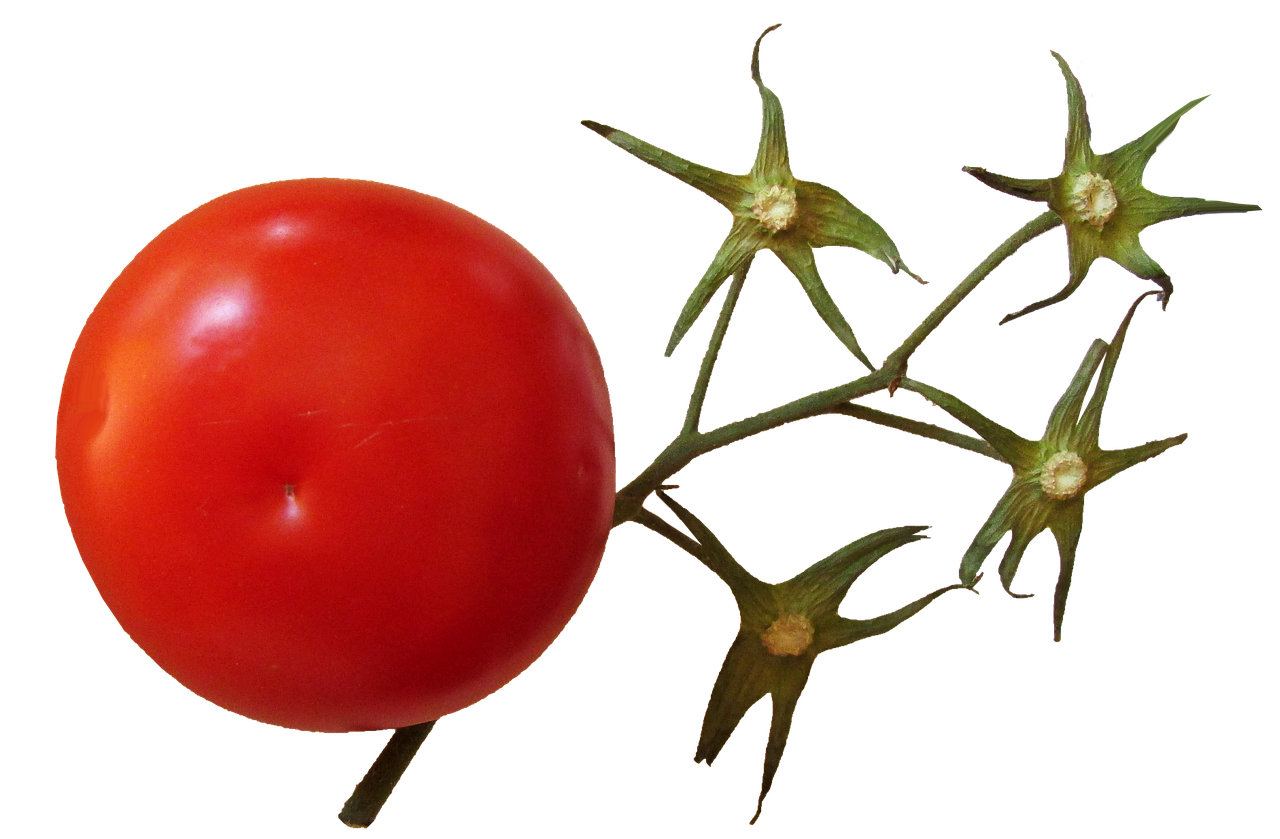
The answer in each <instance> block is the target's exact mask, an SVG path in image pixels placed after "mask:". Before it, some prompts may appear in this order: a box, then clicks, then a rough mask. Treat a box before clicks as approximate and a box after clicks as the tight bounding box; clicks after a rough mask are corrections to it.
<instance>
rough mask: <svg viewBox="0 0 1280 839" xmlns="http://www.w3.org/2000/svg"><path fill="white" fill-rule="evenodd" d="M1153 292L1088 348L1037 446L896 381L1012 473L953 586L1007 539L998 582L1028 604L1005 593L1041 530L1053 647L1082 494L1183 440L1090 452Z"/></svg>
mask: <svg viewBox="0 0 1280 839" xmlns="http://www.w3.org/2000/svg"><path fill="white" fill-rule="evenodd" d="M1156 293H1157V292H1154V291H1150V292H1147V293H1146V294H1144V295H1142V296H1141V297H1139V298H1138V299H1137V300H1136V301H1134V303H1133V305H1132V306H1131V307H1130V308H1129V311H1128V314H1126V315H1125V317H1124V320H1123V321H1122V322H1121V324H1120V328H1119V329H1118V330H1117V331H1116V334H1115V337H1114V338H1113V339H1112V340H1111V343H1110V344H1108V343H1106V342H1105V341H1102V340H1097V341H1094V342H1093V344H1092V346H1090V347H1089V351H1088V352H1087V353H1086V354H1085V357H1084V360H1083V361H1082V362H1081V363H1080V367H1079V369H1078V370H1077V371H1076V374H1075V376H1074V377H1072V379H1071V383H1070V384H1069V385H1068V386H1067V389H1066V392H1064V393H1063V394H1062V397H1061V398H1060V399H1059V400H1058V403H1057V405H1055V406H1054V409H1053V413H1052V414H1051V415H1050V416H1049V422H1048V425H1047V426H1046V427H1045V432H1044V436H1043V437H1042V438H1041V439H1040V440H1038V441H1031V440H1027V439H1025V438H1023V437H1020V436H1018V435H1017V434H1015V433H1013V432H1012V431H1010V430H1009V429H1007V428H1005V427H1004V426H1001V425H998V424H996V423H995V422H993V421H992V420H990V419H988V418H987V417H985V416H983V415H982V414H980V413H978V412H977V411H976V410H974V409H973V408H971V407H969V406H968V405H966V404H965V403H964V402H961V401H960V400H959V399H957V398H955V397H954V396H952V395H951V394H949V393H944V392H943V391H940V390H938V389H936V388H933V387H929V386H928V385H925V384H921V383H920V382H915V381H911V380H903V382H902V388H903V389H904V390H911V391H915V392H916V393H919V394H921V395H922V396H924V397H925V398H926V399H928V400H929V401H931V402H933V403H934V404H936V405H938V406H939V407H941V408H942V409H943V410H945V411H947V412H948V413H949V414H951V415H952V416H953V417H955V418H956V419H958V420H960V421H961V422H963V423H964V424H965V425H967V426H969V427H970V428H972V429H973V430H974V431H975V432H977V433H978V434H979V435H980V436H981V437H982V438H983V439H984V440H986V441H987V442H988V443H990V444H991V447H992V448H994V449H995V450H996V451H997V452H998V453H999V454H1000V456H1001V458H1003V459H1004V460H1005V462H1006V463H1008V464H1009V465H1010V466H1012V467H1013V481H1012V482H1011V483H1010V484H1009V488H1008V489H1007V490H1005V493H1004V495H1003V496H1002V497H1001V498H1000V501H999V502H997V504H996V507H995V509H994V510H993V511H992V513H991V515H990V516H989V517H988V518H987V521H986V523H985V524H983V525H982V528H981V529H980V530H979V531H978V535H977V536H975V537H974V539H973V542H972V543H971V544H970V545H969V548H968V550H967V551H965V554H964V558H963V559H962V560H961V562H960V579H961V581H963V582H964V583H966V584H968V585H973V584H974V583H976V582H977V580H978V576H979V575H978V571H979V569H980V568H981V567H982V564H983V562H984V561H986V558H987V556H988V554H990V553H991V551H992V550H993V549H994V548H995V546H996V545H997V544H998V543H999V542H1000V540H1001V539H1003V538H1004V535H1005V534H1006V533H1009V534H1012V535H1011V538H1010V542H1009V547H1008V548H1007V549H1006V550H1005V554H1004V558H1003V559H1002V560H1001V562H1000V582H1001V583H1002V584H1003V585H1004V588H1005V591H1007V592H1009V593H1010V594H1012V595H1013V596H1014V597H1029V596H1030V595H1019V594H1014V593H1013V591H1012V589H1011V588H1010V587H1011V585H1012V584H1013V578H1014V575H1015V574H1017V572H1018V564H1019V563H1020V562H1021V561H1022V555H1023V553H1024V552H1025V551H1026V549H1027V546H1028V545H1029V544H1030V543H1031V540H1032V539H1034V538H1035V537H1036V536H1037V535H1039V534H1040V533H1041V532H1042V531H1044V530H1046V529H1047V530H1049V531H1050V532H1052V533H1053V536H1054V539H1055V540H1056V541H1057V543H1058V558H1059V566H1060V568H1059V575H1058V585H1057V589H1056V590H1055V592H1054V600H1053V640H1055V641H1060V640H1062V616H1063V612H1064V611H1065V609H1066V603H1067V592H1068V590H1069V589H1070V587H1071V574H1072V570H1073V569H1074V567H1075V559H1076V546H1077V544H1078V543H1079V541H1080V531H1081V527H1082V526H1083V523H1084V497H1085V494H1086V493H1088V492H1089V490H1091V489H1093V488H1094V487H1096V486H1098V485H1099V484H1101V483H1103V482H1104V481H1107V480H1109V479H1110V478H1112V477H1114V476H1116V475H1118V474H1120V473H1121V472H1123V471H1124V470H1126V469H1128V468H1129V467H1130V466H1135V465H1137V464H1139V463H1141V462H1142V461H1144V460H1149V459H1150V458H1153V457H1155V456H1156V455H1158V454H1160V453H1161V452H1163V451H1165V450H1166V449H1168V448H1171V447H1172V446H1176V445H1178V444H1179V443H1181V442H1183V441H1184V440H1186V439H1187V435H1186V434H1180V435H1178V436H1176V437H1169V438H1167V439H1164V440H1156V441H1153V442H1150V443H1145V444H1143V445H1141V446H1134V447H1132V448H1128V449H1120V450H1118V451H1105V450H1103V449H1102V448H1100V447H1099V446H1098V434H1099V428H1100V425H1101V422H1102V408H1103V404H1104V403H1105V402H1106V399H1107V392H1108V390H1109V389H1110V387H1111V378H1112V376H1113V374H1114V372H1115V367H1116V361H1117V360H1118V359H1119V357H1120V349H1121V347H1122V346H1123V345H1124V339H1125V334H1126V333H1127V332H1128V329H1129V323H1130V321H1131V320H1133V315H1134V312H1135V311H1137V308H1138V304H1139V303H1141V302H1142V300H1143V299H1144V298H1146V297H1147V296H1149V295H1151V294H1156ZM1095 374H1097V376H1098V383H1097V386H1096V387H1095V388H1094V391H1093V395H1092V397H1090V399H1089V403H1088V405H1087V406H1085V404H1084V399H1085V394H1086V393H1087V392H1088V390H1089V384H1090V382H1092V381H1093V378H1094V375H1095ZM1082 407H1083V412H1082V411H1081V408H1082Z"/></svg>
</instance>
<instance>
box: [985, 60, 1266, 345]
mask: <svg viewBox="0 0 1280 839" xmlns="http://www.w3.org/2000/svg"><path fill="white" fill-rule="evenodd" d="M1053 57H1054V58H1056V59H1057V60H1058V65H1059V66H1060V67H1061V68H1062V75H1063V76H1065V77H1066V81H1067V140H1066V159H1065V161H1064V162H1063V165H1062V174H1060V175H1058V176H1057V177H1056V178H1050V179H1047V180H1024V179H1020V178H1009V177H1005V176H1004V175H997V174H995V173H994V172H988V171H987V170H985V169H979V168H976V167H972V166H966V167H965V169H964V171H966V172H968V173H969V174H971V175H973V176H974V177H975V178H977V179H978V180H980V181H982V182H983V183H985V184H986V185H987V186H990V187H993V188H995V189H998V190H1000V191H1001V192H1007V193H1008V194H1010V195H1016V196H1017V197H1019V198H1025V199H1027V200H1029V201H1044V202H1046V203H1048V205H1049V208H1050V209H1051V210H1053V212H1054V213H1056V214H1057V215H1058V217H1059V218H1061V219H1062V222H1063V224H1064V225H1065V226H1066V229H1067V252H1068V258H1069V268H1070V277H1069V279H1068V281H1067V284H1066V286H1065V287H1063V289H1062V290H1061V291H1059V292H1058V293H1057V294H1055V295H1053V296H1052V297H1048V298H1045V299H1044V300H1041V301H1039V302H1038V303H1032V304H1031V305H1030V306H1027V307H1026V308H1024V309H1022V310H1021V311H1018V312H1014V313H1013V314H1011V315H1006V316H1005V318H1004V320H1002V321H1001V323H1006V322H1008V321H1011V320H1013V319H1014V318H1018V317H1022V316H1023V315H1025V314H1027V313H1029V312H1034V311H1036V310H1037V309H1043V308H1044V307H1046V306H1051V305H1053V304H1054V303H1058V302H1060V301H1062V300H1065V299H1066V298H1067V297H1069V296H1071V294H1072V292H1074V291H1075V290H1076V288H1078V287H1079V285H1080V283H1081V282H1083V281H1084V278H1085V274H1087V273H1088V272H1089V266H1091V265H1092V264H1093V261H1094V260H1095V259H1097V258H1098V257H1100V256H1104V257H1106V258H1107V259H1110V260H1112V261H1114V262H1116V263H1118V264H1120V265H1122V266H1123V267H1125V268H1126V269H1128V270H1129V271H1131V272H1132V273H1134V274H1136V275H1137V276H1139V277H1141V278H1143V279H1144V280H1152V281H1153V282H1155V283H1156V285H1158V286H1160V289H1161V291H1162V292H1163V298H1162V299H1163V301H1164V302H1165V303H1166V304H1167V303H1168V300H1169V295H1171V294H1172V293H1173V283H1172V282H1171V281H1170V279H1169V275H1168V274H1166V273H1165V272H1164V269H1162V268H1161V267H1160V266H1159V265H1157V264H1156V262H1155V260H1153V259H1152V258H1151V257H1150V256H1148V255H1147V252H1146V251H1145V250H1143V249H1142V245H1141V244H1140V243H1139V242H1138V234H1139V233H1141V232H1142V230H1143V229H1144V228H1147V227H1150V226H1151V225H1153V224H1157V223H1159V222H1162V221H1168V220H1169V219H1175V218H1182V217H1183V216H1195V215H1201V214H1205V213H1244V212H1248V211H1250V210H1257V209H1261V208H1260V207H1257V206H1256V205H1253V204H1232V203H1230V202H1227V201H1206V200H1205V199H1203V198H1169V197H1166V196H1164V195H1157V194H1155V193H1154V192H1151V191H1150V190H1148V189H1146V188H1145V187H1144V186H1143V185H1142V174H1143V171H1144V170H1145V169H1146V167H1147V161H1149V160H1150V159H1151V156H1152V155H1153V154H1155V151H1156V148H1157V147H1158V146H1159V145H1160V143H1161V142H1163V141H1164V139H1165V138H1166V137H1168V136H1169V135H1170V134H1171V133H1172V132H1173V129H1174V128H1175V127H1176V126H1177V125H1178V120H1179V119H1181V118H1182V116H1183V114H1185V113H1186V112H1187V111H1189V110H1191V109H1192V108H1194V107H1195V106H1196V105H1198V104H1200V103H1201V102H1203V101H1204V100H1205V99H1207V98H1208V97H1201V98H1199V99H1196V100H1193V101H1191V102H1188V103H1187V104H1186V105H1183V106H1182V107H1181V108H1179V109H1178V110H1176V111H1174V112H1173V113H1172V114H1171V115H1170V116H1169V117H1168V118H1167V119H1165V120H1164V121H1163V122H1161V123H1160V124H1159V125H1157V126H1156V127H1155V128H1152V129H1151V130H1150V131H1148V132H1147V133H1146V134H1143V135H1142V136H1141V137H1139V138H1138V139H1136V140H1134V141H1133V142H1131V143H1128V144H1126V145H1123V146H1121V147H1120V148H1118V149H1116V150H1115V151H1113V152H1109V153H1108V154H1094V153H1093V149H1092V148H1091V147H1090V137H1091V131H1090V128H1089V115H1088V113H1086V111H1085V103H1084V93H1083V91H1081V89H1080V82H1078V81H1077V80H1076V77H1075V76H1074V75H1072V73H1071V68H1069V67H1068V66H1067V62H1065V61H1063V60H1062V56H1060V55H1058V54H1057V53H1056V52H1055V53H1053Z"/></svg>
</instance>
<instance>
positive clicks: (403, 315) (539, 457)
mask: <svg viewBox="0 0 1280 839" xmlns="http://www.w3.org/2000/svg"><path fill="white" fill-rule="evenodd" d="M57 457H58V477H59V480H60V483H61V487H62V498H63V502H64V504H65V507H66V513H67V519H68V521H69V522H70V524H71V531H72V533H73V534H74V536H75V540H76V544H77V546H78V547H79V549H80V553H81V556H82V557H83V559H84V562H85V565H86V566H87V567H88V569H89V573H90V574H91V575H92V577H93V580H94V582H95V583H96V584H97V586H98V590H99V591H100V592H101V593H102V596H103V598H104V599H105V600H106V602H107V605H108V606H110V608H111V610H112V612H113V613H114V614H115V616H116V618H117V619H118V620H119V621H120V624H121V625H122V626H123V627H124V629H125V630H126V631H127V632H128V633H129V635H130V636H132V638H133V639H134V641H136V642H137V643H138V645H139V646H140V647H142V649H143V650H145V651H146V652H147V653H148V654H149V655H150V656H151V657H152V658H153V659H155V661H156V662H157V663H158V664H159V665H160V666H161V667H163V668H164V669H165V670H166V671H168V672H169V673H170V674H171V675H173V676H174V677H175V678H176V679H178V681H180V682H182V683H183V684H184V685H186V686H187V687H188V688H190V689H191V690H193V691H195V692H196V693H198V694H200V695H201V696H203V697H205V698H206V699H209V700H211V701H213V702H215V703H217V704H218V705H221V706H223V707H224V708H228V709H230V710H232V711H235V712H237V713H240V714H243V715H245V716H248V717H252V718H254V719H257V720H262V721H264V722H269V723H274V724H276V725H282V726H288V727H290V728H300V729H307V730H313V731H351V730H367V729H382V728H398V727H402V726H406V725H411V724H414V723H419V722H424V721H426V720H431V719H436V718H438V717H440V716H443V715H445V714H448V713H451V712H453V711H456V710H458V709H460V708H463V707H465V706H467V705H469V704H471V703H473V702H475V701H476V700H478V699H480V698H482V697H484V696H486V695H487V694H489V693H491V692H492V691H494V690H496V689H497V688H499V687H501V686H502V685H504V684H505V683H506V682H508V681H509V680H510V679H512V678H513V677H514V676H515V675H516V674H518V673H519V672H520V671H521V670H523V669H524V668H525V667H527V666H528V665H529V664H530V663H532V662H533V660H534V659H536V658H537V657H538V656H539V655H540V654H541V653H542V652H543V650H545V649H546V647H547V645H548V644H550V643H551V641H552V640H553V639H554V638H555V636H556V635H557V634H558V633H559V632H560V630H561V629H562V628H563V627H564V625H565V623H566V622H567V621H568V620H569V618H570V616H571V615H572V614H573V612H574V610H575V609H576V608H577V606H578V604H579V603H580V602H581V600H582V597H583V596H584V594H585V593H586V590H587V586H588V584H589V583H590V582H591V579H592V577H593V576H594V574H595V572H596V569H597V567H598V565H599V561H600V556H601V553H602V552H603V550H604V545H605V539H606V537H607V535H608V532H609V526H610V520H611V515H612V509H613V492H614V460H613V427H612V418H611V414H610V410H609V399H608V393H607V391H606V389H605V382H604V375H603V373H602V371H601V368H600V361H599V357H598V355H597V353H596V349H595V345H594V344H593V343H592V341H591V337H590V335H588V333H587V330H586V327H585V326H584V325H583V323H582V320H581V318H580V317H579V315H578V312H577V310H576V309H575V308H574V306H573V304H572V303H571V302H570V300H569V298H568V296H567V295H566V294H565V293H564V291H563V289H561V288H560V286H559V284H557V283H556V281H555V279H554V278H553V277H552V276H551V275H550V274H549V273H548V272H547V270H546V269H545V268H544V267H543V266H542V265H541V264H540V263H539V262H538V261H537V260H536V259H534V257H533V256H532V255H530V254H529V253H528V252H527V251H526V250H524V248H522V247H521V246H520V245H519V244H518V243H516V242H515V241H514V240H512V239H511V238H509V237H508V236H507V235H506V234H504V233H502V232H501V231H500V230H498V229H497V228H495V227H492V226H491V225H489V224H487V223H486V222H484V221H481V220H480V219H478V218H476V217H475V216H472V215H470V214H469V213H466V212H464V211H462V210H460V209H458V208H457V207H454V206H452V205H451V204H447V203H445V202H444V201H440V200H438V199H435V198H431V197H429V196H426V195H422V194H419V193H416V192H412V191H410V190H407V189H401V188H398V187H393V186H387V185H385V184H377V183H371V182H367V181H353V180H336V179H315V180H299V181H286V182H281V183H272V184H264V185H261V186H255V187H250V188H248V189H243V190H240V191H238V192H233V193H231V194H229V195H224V196H222V197H221V198H218V199H216V200H214V201H211V202H210V203H208V204H205V205H204V206H202V207H200V208H199V209H197V210H195V211H194V212H192V213H190V214H189V215H187V216H184V217H183V218H181V219H179V220H178V221H177V222H176V223H174V224H173V225H172V226H171V227H169V228H168V229H167V230H165V231H164V232H163V233H161V234H160V235H159V236H158V237H157V238H156V239H155V240H154V241H152V242H151V243H150V244H149V245H147V247H146V248H145V249H143V251H142V252H141V253H139V254H138V256H137V257H136V258H134V260H133V261H132V262H131V263H130V264H129V266H128V267H127V268H125V270H124V273H122V274H121V275H120V277H119V279H117V280H116V281H115V282H114V283H113V284H112V285H111V287H110V288H109V289H108V290H107V293H106V295H105V296H104V297H103V298H102V301H101V302H100V303H99V304H98V306H97V308H96V309H94V312H93V314H92V315H91V316H90V317H89V320H88V322H87V323H86V324H85V328H84V331H83V332H82V333H81V335H80V338H79V341H78V342H77V343H76V347H75V351H74V353H73V354H72V356H71V362H70V365H69V367H68V368H67V376H66V380H65V382H64V385H63V392H62V401H61V405H60V407H59V411H58V438H57Z"/></svg>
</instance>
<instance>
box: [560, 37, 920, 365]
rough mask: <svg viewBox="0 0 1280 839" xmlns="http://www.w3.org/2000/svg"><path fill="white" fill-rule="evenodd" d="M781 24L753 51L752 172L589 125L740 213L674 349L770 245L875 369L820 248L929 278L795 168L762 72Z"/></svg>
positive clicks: (692, 299) (670, 346)
mask: <svg viewBox="0 0 1280 839" xmlns="http://www.w3.org/2000/svg"><path fill="white" fill-rule="evenodd" d="M777 28H778V26H777V25H776V24H775V25H774V26H771V27H769V28H768V29H766V30H765V31H764V33H763V34H761V36H760V38H759V39H757V40H756V44H755V49H754V51H753V52H752V55H751V78H752V79H753V80H754V81H755V83H756V86H757V87H758V88H759V90H760V98H761V101H762V104H763V109H764V127H763V129H762V131H761V133H760V146H759V150H758V151H757V153H756V160H755V164H754V165H753V166H752V167H751V171H750V172H749V173H747V174H746V175H729V174H726V173H724V172H719V171H717V170H715V169H709V168H707V167H705V166H699V165H698V164H696V163H692V162H690V161H688V160H685V159H684V158H681V157H677V156H676V155H673V154H671V153H669V152H666V151H663V150H662V149H660V148H657V147H656V146H651V145H649V144H648V143H646V142H644V141H643V140H640V139H637V138H636V137H633V136H631V135H630V134H627V133H626V132H623V131H619V130H617V129H616V128H610V127H609V126H607V125H601V124H600V123H598V122H592V121H590V120H584V121H583V123H582V124H583V125H585V126H587V127H588V128H590V129H591V130H592V131H595V132H596V133H598V134H600V135H601V136H603V137H604V138H606V139H607V140H609V141H610V142H612V143H614V144H615V145H617V146H619V147H621V148H623V149H625V150H626V151H628V152H630V153H631V154H633V155H635V156H636V157H638V158H640V159H641V160H643V161H644V162H645V163H648V164H650V165H651V166H654V167H657V168H658V169H661V170H662V171H664V172H666V173H667V174H669V175H673V176H675V177H677V178H679V179H680V180H682V181H684V182H685V183H687V184H689V185H690V186H692V187H694V188H696V189H698V190H700V191H701V192H703V193H705V194H707V195H709V196H710V197H712V198H714V199H715V200H716V201H718V202H719V203H720V204H722V205H723V206H724V207H725V208H727V209H728V210H729V212H731V213H733V227H732V228H731V229H730V231H729V236H728V237H727V238H726V239H725V241H724V244H722V245H721V246H720V250H719V251H718V252H717V253H716V255H715V258H714V259H713V260H712V261H711V266H710V267H709V268H707V271H706V273H705V274H703V276H702V279H701V280H700V281H699V282H698V285H697V287H696V288H694V290H693V293H692V294H691V295H690V296H689V299H688V301H687V302H686V303H685V305H684V309H683V310H682V311H681V312H680V316H679V318H677V320H676V325H675V327H674V328H673V329H672V331H671V339H670V341H669V342H668V343H667V349H666V354H667V355H671V353H672V352H673V351H674V350H675V348H676V346H677V345H678V344H679V343H680V341H681V339H682V338H683V337H684V335H685V333H686V332H688V331H689V328H690V327H691V326H693V323H694V321H696V320H697V319H698V316H699V315H700V314H701V313H702V310H703V309H705V308H706V306H707V304H708V303H709V302H710V300H711V297H712V296H713V295H714V294H715V293H716V290H717V289H719V288H720V286H721V285H722V284H723V283H724V281H725V280H726V279H728V278H729V277H730V276H732V275H733V274H734V273H736V272H737V271H738V270H739V269H741V268H743V267H744V266H746V265H747V264H748V263H749V261H750V259H751V258H752V257H753V256H754V255H755V253H756V252H757V251H760V250H765V249H767V250H771V251H773V252H774V253H775V254H777V256H778V258H779V259H780V260H782V263H783V264H784V265H786V266H787V268H788V269H789V270H790V271H791V273H792V274H794V275H795V277H796V279H798V280H799V281H800V285H801V287H802V288H803V289H804V291H805V294H806V295H808V297H809V301H810V302H811V303H812V304H813V307H814V308H815V309H816V310H817V311H818V314H819V315H820V316H821V317H822V320H823V321H824V322H825V323H826V324H827V326H828V327H829V328H830V329H831V331H832V332H833V333H835V335H836V337H837V338H839V339H840V341H841V343H843V344H844V345H845V347H847V348H848V349H849V351H850V352H852V353H853V355H854V356H855V357H856V358H857V359H858V360H859V361H861V362H862V363H863V364H865V365H866V366H867V367H868V368H871V369H874V366H873V365H872V364H871V362H870V361H869V360H868V359H867V357H866V355H865V354H864V353H863V352H862V350H861V348H859V346H858V341H857V339H856V338H855V337H854V335H853V330H852V328H851V327H850V326H849V324H848V322H847V321H846V320H845V318H844V315H843V314H841V312H840V310H839V308H837V307H836V304H835V301H833V300H832V299H831V295H830V294H829V293H828V292H827V289H826V286H825V285H823V282H822V278H821V277H820V276H819V275H818V268H817V265H816V263H815V261H814V257H813V249H814V248H821V247H826V246H828V245H840V246H844V247H851V248H857V249H858V250H860V251H863V252H864V253H867V254H870V255H871V256H874V257H875V258H876V259H879V260H881V261H882V262H884V263H885V264H887V265H888V266H889V268H890V269H892V270H893V272H894V273H895V274H896V273H897V272H898V271H900V270H901V271H905V272H906V273H907V274H909V275H911V276H912V277H914V278H915V279H916V280H919V281H920V282H924V281H923V280H920V278H919V277H917V276H916V275H915V274H912V273H911V271H910V270H908V269H907V266H906V265H905V264H904V263H903V261H902V258H901V257H900V256H899V255H898V248H897V246H896V245H894V243H893V240H892V239H890V238H889V235H888V234H887V233H885V231H884V228H882V227H881V226H880V225H879V224H877V223H876V222H875V220H874V219H872V218H871V217H870V216H868V215H866V214H865V213H863V212H862V211H861V210H859V209H858V208H857V207H855V206H853V204H851V203H849V201H848V200H847V199H846V198H845V197H844V196H843V195H841V194H840V193H838V192H836V191H835V190H833V189H831V188H829V187H825V186H823V185H822V184H816V183H811V182H809V181H801V180H797V179H796V177H795V176H794V175H792V173H791V164H790V161H789V158H788V154H787V136H786V130H785V128H784V125H783V118H782V104H781V102H779V101H778V97H777V96H775V95H774V93H773V91H771V90H769V88H767V87H765V86H764V82H763V81H761V78H760V42H761V41H762V40H763V39H764V36H765V35H767V34H769V33H770V32H772V31H773V30H774V29H777Z"/></svg>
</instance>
